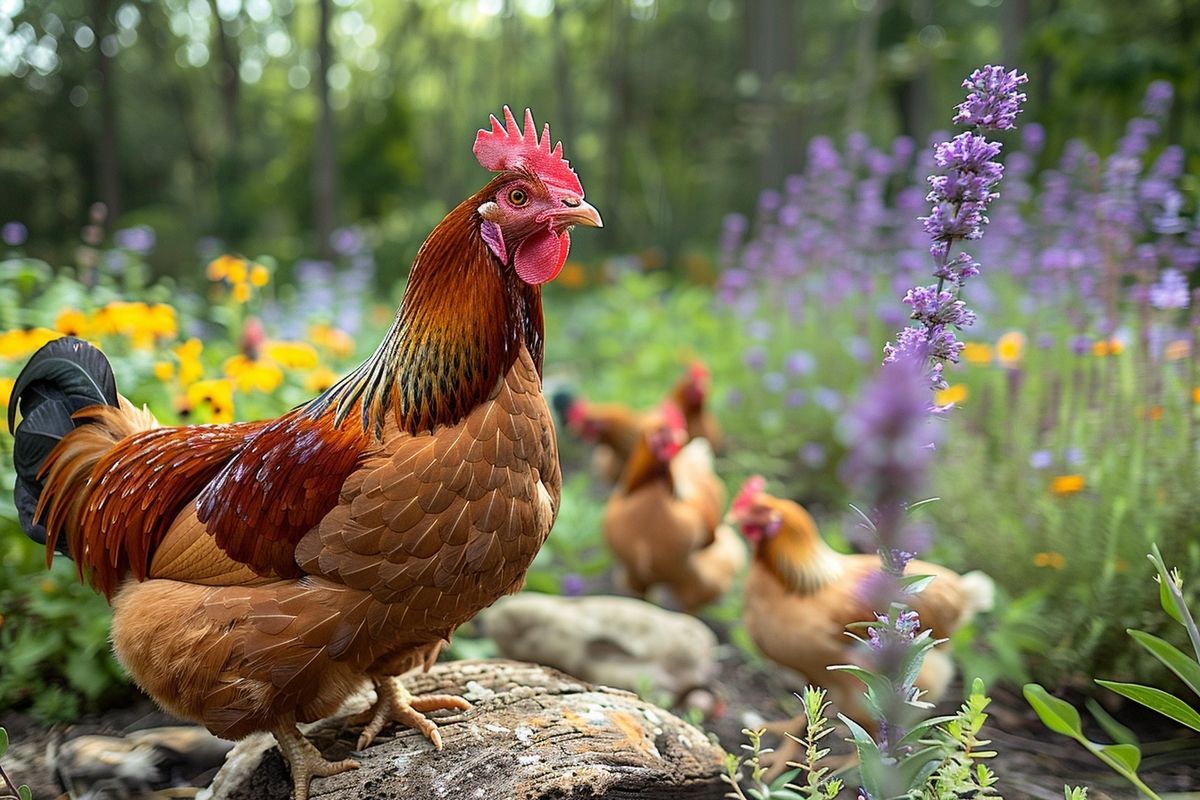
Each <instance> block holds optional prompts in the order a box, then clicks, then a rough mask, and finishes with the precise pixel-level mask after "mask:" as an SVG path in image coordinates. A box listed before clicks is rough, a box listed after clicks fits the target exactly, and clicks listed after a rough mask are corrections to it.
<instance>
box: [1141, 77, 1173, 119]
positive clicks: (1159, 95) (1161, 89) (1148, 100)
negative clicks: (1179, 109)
mask: <svg viewBox="0 0 1200 800" xmlns="http://www.w3.org/2000/svg"><path fill="white" fill-rule="evenodd" d="M1174 97H1175V87H1174V86H1173V85H1171V82H1170V81H1152V82H1151V83H1150V85H1149V86H1147V87H1146V96H1145V98H1143V100H1142V113H1144V114H1148V115H1149V116H1152V117H1165V116H1166V115H1167V113H1168V112H1169V111H1170V110H1171V100H1172V99H1174Z"/></svg>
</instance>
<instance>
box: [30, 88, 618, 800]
mask: <svg viewBox="0 0 1200 800" xmlns="http://www.w3.org/2000/svg"><path fill="white" fill-rule="evenodd" d="M504 111H505V122H504V123H503V124H501V123H500V122H498V121H497V120H496V119H495V118H494V117H493V118H492V125H491V129H490V130H486V131H483V130H481V131H480V132H479V134H478V136H477V137H476V141H475V148H474V151H475V155H476V157H477V158H478V160H479V162H480V164H482V165H483V166H484V167H485V168H486V169H489V170H492V171H495V172H499V173H500V174H499V175H497V176H496V177H495V178H494V179H493V180H492V181H491V182H490V183H488V185H487V186H486V187H484V188H483V189H482V190H481V191H479V192H478V193H476V194H475V195H473V196H472V197H470V198H468V199H467V200H466V201H464V202H463V203H462V204H460V205H459V206H458V207H457V208H455V209H454V210H452V211H451V212H450V213H449V214H448V215H447V216H446V218H445V219H444V220H442V222H441V223H439V224H438V226H437V227H436V228H434V230H433V232H432V233H431V234H430V235H429V238H428V239H426V241H425V243H424V244H423V245H422V246H421V248H420V250H419V251H418V253H417V256H416V259H415V261H414V263H413V267H412V272H411V276H410V278H409V282H408V286H407V290H406V292H405V295H404V299H403V301H402V303H401V306H400V310H399V312H398V314H397V316H396V321H395V323H394V324H393V326H392V328H391V330H390V331H389V332H388V334H387V336H386V338H385V339H384V340H383V343H382V344H380V346H379V348H378V349H377V350H376V351H375V354H374V355H373V356H371V358H370V359H368V360H367V361H366V362H364V363H363V364H362V365H361V366H359V367H358V368H357V369H355V370H354V371H353V372H352V373H351V374H350V375H348V376H347V377H345V378H343V379H342V380H341V381H339V382H338V383H337V384H336V385H334V386H333V387H331V388H330V389H329V390H327V391H326V392H324V393H323V394H321V395H320V396H319V397H317V398H316V399H314V400H312V401H311V402H309V403H307V404H305V405H302V406H300V407H298V408H296V409H294V410H292V411H290V412H288V413H287V414H285V415H284V416H282V417H280V418H278V419H273V420H264V421H260V422H246V423H238V424H231V425H203V426H190V427H159V426H158V423H157V422H156V421H155V419H154V417H153V416H152V415H151V414H150V413H149V412H148V411H146V410H139V409H136V408H134V407H133V405H131V404H130V403H129V402H128V401H127V400H126V399H125V398H123V397H120V396H119V395H118V394H117V391H116V384H115V381H114V379H113V374H112V369H111V367H110V366H109V364H108V361H107V359H105V358H104V356H103V355H102V354H100V353H99V351H97V350H95V349H93V348H91V347H90V346H88V345H87V344H85V343H84V342H82V341H79V340H77V339H61V340H58V341H56V342H52V343H50V344H49V345H47V346H46V347H45V348H43V349H42V350H41V351H40V352H39V353H38V354H36V355H35V356H34V357H33V359H32V360H31V361H30V363H29V364H28V365H27V366H26V368H25V370H24V371H23V372H22V374H21V375H20V377H19V378H18V379H17V382H16V386H15V388H14V391H13V396H14V398H15V402H14V403H13V407H14V408H15V406H17V405H18V404H19V405H20V409H21V413H22V416H23V420H22V423H21V425H20V427H18V428H17V429H16V434H15V436H16V443H15V448H14V459H15V461H16V462H17V468H18V486H17V492H16V497H17V503H18V509H19V511H20V514H21V518H22V523H23V526H24V527H25V528H26V531H27V532H28V533H29V534H30V535H31V536H33V537H34V538H44V539H45V541H46V544H47V549H48V551H49V550H50V549H51V548H53V547H55V546H56V545H64V544H65V549H66V550H67V551H69V553H70V555H71V557H72V558H74V559H75V560H76V562H77V563H78V567H79V572H80V575H81V577H86V578H87V579H88V580H90V582H91V583H92V585H93V586H95V587H96V588H97V589H98V590H99V591H102V592H104V594H105V595H106V596H107V597H108V598H109V600H110V602H111V604H112V607H113V628H112V640H113V648H114V650H115V652H116V655H117V657H118V658H119V660H120V661H121V663H122V664H123V665H124V666H125V668H126V669H127V670H128V671H129V673H130V675H132V676H133V678H134V680H136V681H137V683H138V684H139V685H140V686H141V687H142V688H143V689H145V690H146V692H147V693H148V694H150V695H151V696H152V697H153V698H154V699H155V700H157V701H158V702H159V703H160V704H161V705H162V706H163V707H164V708H165V709H166V710H167V711H169V712H171V713H173V714H175V715H177V716H179V717H182V718H184V719H191V720H196V721H198V722H201V723H202V724H204V725H205V726H207V727H208V729H209V730H210V731H212V732H213V733H214V734H216V735H218V736H221V737H224V738H232V739H237V738H241V737H244V736H246V735H248V734H250V733H252V732H255V731H271V732H273V733H274V734H275V737H276V739H277V740H278V742H279V745H280V749H281V751H282V752H283V755H284V757H285V758H286V759H287V761H288V763H289V765H290V767H291V771H292V777H293V780H294V783H295V796H296V797H297V798H298V800H303V798H305V797H306V796H307V794H308V784H309V780H310V778H311V777H313V776H317V775H331V774H336V773H338V772H342V771H345V770H347V769H352V768H354V767H356V766H357V764H356V762H354V761H350V760H346V761H339V762H336V763H331V762H328V761H326V760H324V759H323V758H322V757H321V755H320V753H318V752H317V750H316V748H314V747H313V746H312V745H311V744H310V743H309V742H308V741H307V740H305V739H304V738H303V737H302V736H301V735H300V733H299V731H298V730H297V728H296V722H297V721H308V720H315V719H318V718H321V717H324V716H328V715H330V714H332V713H333V712H334V711H336V710H337V708H338V707H339V705H340V704H341V703H342V701H343V700H344V699H345V698H346V697H347V696H348V695H350V694H351V693H352V692H354V691H356V690H357V689H359V688H360V687H362V686H363V685H364V683H365V682H366V681H372V682H373V683H374V685H375V688H376V690H377V693H378V701H377V703H376V705H375V707H374V716H373V718H372V720H371V721H370V723H369V724H368V725H367V727H366V728H365V730H364V731H363V733H362V736H361V738H360V740H359V748H360V749H362V748H365V747H367V746H368V745H369V744H370V743H371V741H372V740H373V739H374V738H375V736H376V735H377V734H378V733H379V732H380V730H381V729H382V728H383V726H384V725H385V724H387V723H388V722H390V721H397V722H401V723H403V724H405V725H410V726H413V727H416V728H418V729H420V730H421V731H422V732H423V733H424V734H425V735H426V736H427V737H428V738H429V739H430V740H431V741H432V742H433V744H434V746H435V747H440V745H441V739H440V736H439V734H438V732H437V728H436V726H435V725H434V723H433V722H431V721H430V720H428V719H427V718H426V717H425V716H424V713H423V712H428V711H431V710H435V709H463V708H467V707H469V706H468V704H467V703H466V701H464V700H463V699H462V698H458V697H452V696H445V695H443V696H434V697H421V698H414V697H412V696H411V695H410V694H409V693H408V692H407V691H405V689H404V688H403V686H402V685H401V684H400V683H399V681H398V680H397V679H396V678H394V677H393V676H396V675H399V674H401V673H404V672H405V671H407V670H410V669H413V668H416V667H421V666H426V667H427V666H428V665H429V664H430V663H431V662H432V661H433V660H434V659H435V658H436V657H437V655H438V652H439V650H440V649H441V647H442V645H443V644H444V643H445V642H446V641H447V640H448V638H449V637H450V635H451V633H452V632H453V631H454V629H455V628H456V627H457V626H459V625H461V624H462V623H463V622H465V621H466V620H468V619H470V618H471V617H472V616H473V615H474V614H475V613H476V612H478V611H479V610H480V609H481V608H483V607H485V606H487V605H488V604H490V603H492V602H493V601H494V600H496V599H497V598H499V597H501V596H502V595H505V594H510V593H512V592H515V591H517V590H518V589H520V587H521V585H522V582H523V581H524V576H525V572H526V570H527V569H528V567H529V564H530V562H531V561H532V560H533V557H534V555H535V554H536V553H537V551H538V548H539V547H541V545H542V543H543V542H544V541H545V539H546V536H547V535H548V534H549V532H550V527H551V525H552V524H553V522H554V518H555V515H556V513H557V510H558V501H559V486H560V475H559V466H558V454H557V448H556V445H555V437H554V429H553V424H552V421H551V418H550V414H549V412H548V409H547V407H546V403H545V401H544V400H543V398H542V392H541V372H542V348H543V320H542V300H541V288H540V284H542V283H545V282H546V281H549V280H551V279H553V278H554V277H555V276H556V275H557V274H558V272H559V270H561V268H562V266H563V263H564V262H565V260H566V257H567V250H568V248H569V246H570V239H569V233H568V231H569V229H570V228H571V227H572V226H573V225H576V224H582V225H592V226H597V227H599V226H600V216H599V214H598V213H597V211H596V210H595V209H594V208H593V207H592V206H590V205H588V204H587V203H585V202H584V201H583V188H582V186H581V185H580V183H579V180H578V178H577V177H576V176H575V173H574V171H572V170H571V168H570V166H569V165H568V163H567V162H566V161H565V160H564V159H563V158H562V145H561V144H559V145H557V146H556V147H555V148H553V149H551V146H550V133H549V126H547V127H546V128H545V130H543V132H542V136H541V138H540V139H539V138H538V135H537V131H536V129H535V128H534V124H533V118H532V115H531V114H530V113H529V112H528V111H526V113H525V126H524V130H523V131H522V130H521V128H520V127H519V126H518V124H517V122H516V120H515V119H514V118H513V116H512V114H511V112H509V110H508V109H507V108H505V110H504ZM12 411H13V409H12V408H10V419H9V425H10V428H11V426H12V422H13V417H12ZM59 439H61V441H58V440H59Z"/></svg>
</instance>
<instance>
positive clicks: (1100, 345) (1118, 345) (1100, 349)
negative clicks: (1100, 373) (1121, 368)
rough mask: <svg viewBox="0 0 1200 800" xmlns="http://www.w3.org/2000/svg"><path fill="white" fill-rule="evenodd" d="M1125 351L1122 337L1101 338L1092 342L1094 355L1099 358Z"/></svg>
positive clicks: (1117, 354)
mask: <svg viewBox="0 0 1200 800" xmlns="http://www.w3.org/2000/svg"><path fill="white" fill-rule="evenodd" d="M1124 352H1125V344H1124V343H1123V342H1122V341H1121V340H1120V339H1100V340H1098V341H1095V342H1093V343H1092V355H1094V356H1098V357H1099V358H1104V357H1105V356H1119V355H1121V353H1124Z"/></svg>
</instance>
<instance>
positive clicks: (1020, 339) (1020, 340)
mask: <svg viewBox="0 0 1200 800" xmlns="http://www.w3.org/2000/svg"><path fill="white" fill-rule="evenodd" d="M1024 355H1025V334H1023V333H1021V332H1020V331H1009V332H1008V333H1006V334H1004V335H1003V336H1001V337H1000V338H999V339H998V340H997V341H996V360H997V361H999V362H1000V366H1002V367H1004V368H1006V369H1012V368H1013V367H1016V366H1017V365H1018V364H1020V363H1021V358H1022V356H1024Z"/></svg>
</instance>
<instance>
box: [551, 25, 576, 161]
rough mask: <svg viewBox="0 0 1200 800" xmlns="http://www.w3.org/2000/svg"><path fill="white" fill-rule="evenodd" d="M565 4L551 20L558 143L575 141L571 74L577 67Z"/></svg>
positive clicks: (555, 122) (556, 137)
mask: <svg viewBox="0 0 1200 800" xmlns="http://www.w3.org/2000/svg"><path fill="white" fill-rule="evenodd" d="M565 5H566V4H565V3H555V4H554V14H553V16H552V18H551V25H552V27H551V33H550V35H551V37H553V39H554V87H555V88H556V89H557V90H558V116H557V118H556V119H555V120H554V125H555V131H554V134H555V135H554V138H555V140H556V141H563V142H574V141H575V97H574V95H572V94H571V73H572V72H573V71H574V69H575V68H576V66H577V65H575V64H573V63H571V59H570V56H569V55H568V53H567V40H566V38H565V37H566V32H565V31H564V30H563V17H564V16H566V13H567V11H566V8H565Z"/></svg>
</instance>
